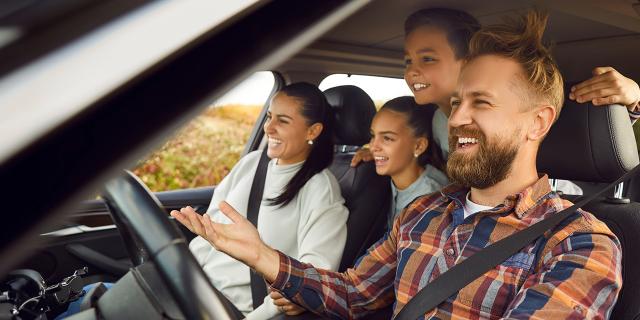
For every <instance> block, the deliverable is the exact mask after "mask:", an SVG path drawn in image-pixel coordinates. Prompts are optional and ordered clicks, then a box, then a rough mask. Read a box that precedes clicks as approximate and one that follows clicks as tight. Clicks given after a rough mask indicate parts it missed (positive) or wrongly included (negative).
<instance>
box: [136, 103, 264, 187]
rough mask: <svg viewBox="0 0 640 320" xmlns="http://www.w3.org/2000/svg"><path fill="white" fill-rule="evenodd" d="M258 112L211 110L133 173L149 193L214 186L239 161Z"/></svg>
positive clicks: (254, 109) (249, 108)
mask: <svg viewBox="0 0 640 320" xmlns="http://www.w3.org/2000/svg"><path fill="white" fill-rule="evenodd" d="M261 109H262V107H261V106H254V105H251V106H248V105H225V106H220V107H215V108H210V109H208V110H207V111H205V112H204V113H203V114H202V115H200V116H198V117H197V118H195V119H194V120H193V121H191V123H189V124H188V125H187V126H186V127H185V128H183V129H182V130H180V131H179V132H178V133H177V135H176V136H175V137H174V138H173V139H171V140H170V141H168V142H167V143H165V144H164V146H162V148H160V150H157V151H156V152H154V153H152V154H151V155H149V156H148V157H147V159H145V160H143V161H141V162H140V164H139V165H138V166H137V167H136V168H135V169H134V170H133V172H134V173H135V174H136V175H138V177H140V179H142V181H144V183H146V184H147V186H148V187H149V189H151V190H152V191H166V190H173V189H183V188H195V187H203V186H212V185H217V184H218V183H220V181H221V180H222V178H224V176H226V175H227V173H229V171H230V170H231V168H233V166H234V165H235V164H236V162H237V161H238V159H239V158H240V155H241V154H242V151H243V150H244V146H245V143H246V142H247V141H248V139H249V135H250V134H251V129H252V128H253V124H254V122H255V121H256V119H257V118H258V115H259V114H260V110H261Z"/></svg>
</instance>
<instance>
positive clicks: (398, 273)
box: [272, 176, 622, 319]
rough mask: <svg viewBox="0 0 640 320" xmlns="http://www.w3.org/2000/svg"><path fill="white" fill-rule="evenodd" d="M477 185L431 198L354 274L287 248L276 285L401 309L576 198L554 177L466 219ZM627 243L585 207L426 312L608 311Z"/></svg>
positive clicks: (297, 297) (326, 307)
mask: <svg viewBox="0 0 640 320" xmlns="http://www.w3.org/2000/svg"><path fill="white" fill-rule="evenodd" d="M468 191H469V190H468V189H462V188H459V187H455V186H449V187H446V188H445V189H444V190H443V191H442V192H441V193H435V194H431V195H427V196H424V197H421V198H419V199H417V200H416V201H414V202H413V204H411V205H410V206H409V207H408V208H407V209H405V211H404V212H403V213H402V214H401V215H400V216H399V218H398V219H396V221H395V223H394V226H393V229H392V230H391V231H390V232H388V233H387V234H386V235H385V236H384V237H383V239H381V240H380V241H379V242H378V243H376V244H375V245H374V246H372V247H371V248H370V249H369V252H368V253H367V254H366V255H364V256H363V257H361V258H360V259H359V261H358V263H357V264H356V266H355V268H354V269H349V270H347V271H346V272H345V273H337V272H329V271H325V270H319V269H315V268H313V266H311V265H308V264H304V263H301V262H299V261H296V260H294V259H291V258H289V257H287V256H285V255H283V254H280V271H279V273H278V276H277V279H276V280H275V281H274V283H273V284H272V287H273V288H274V289H276V290H278V291H281V292H282V293H283V294H284V295H285V296H287V297H289V298H290V299H292V300H294V301H296V302H297V303H299V304H301V305H303V306H305V307H307V308H308V309H310V310H313V311H314V312H316V313H320V314H324V315H326V316H329V317H331V318H341V319H348V318H366V315H367V313H369V312H371V311H372V310H375V309H379V308H383V307H385V306H387V305H389V304H391V303H394V302H395V305H394V314H397V313H398V312H399V310H400V309H401V308H402V307H403V306H404V305H405V304H406V303H407V302H408V301H409V300H410V299H411V298H412V297H413V296H415V295H416V293H417V292H418V291H419V290H420V289H421V288H423V287H424V286H425V285H427V284H428V283H429V282H431V281H433V280H434V279H435V278H437V277H438V276H439V275H440V274H442V273H444V272H445V271H447V270H449V269H450V268H451V267H452V266H454V265H455V264H457V263H460V262H461V261H462V260H464V259H466V258H467V257H469V256H471V255H473V254H475V253H477V252H479V251H480V250H482V248H484V247H486V246H488V245H489V244H492V243H494V242H496V241H498V240H500V239H503V238H505V237H507V236H509V235H511V234H513V233H515V232H517V231H519V230H522V229H524V228H526V227H528V226H530V225H532V224H534V223H536V222H538V221H540V220H541V219H544V218H546V217H548V216H549V215H552V214H555V213H556V212H558V211H560V210H562V209H563V208H566V207H569V206H570V205H571V203H570V202H568V201H566V200H562V199H560V198H559V197H558V195H557V194H556V193H554V192H551V189H550V187H549V182H548V179H547V177H546V176H544V177H542V178H540V179H539V180H538V181H537V182H536V183H535V184H534V185H532V186H530V187H529V188H527V189H525V190H524V191H522V192H520V193H518V194H514V195H511V196H509V197H507V199H506V200H505V201H504V203H503V204H501V205H499V206H497V207H495V208H493V209H491V210H488V211H483V212H479V213H476V214H474V215H472V216H469V217H467V218H466V219H464V213H463V204H464V201H465V197H466V194H467V192H468ZM621 258H622V253H621V248H620V243H619V242H618V239H617V238H616V237H615V235H614V234H613V233H612V232H611V231H610V230H609V228H607V226H606V225H605V224H604V223H602V222H601V221H599V220H597V219H596V218H595V217H594V216H593V215H591V214H590V213H588V212H585V211H577V212H576V213H575V214H574V215H572V216H571V217H570V218H568V219H567V220H565V221H564V222H563V223H562V224H561V225H559V226H558V227H557V228H556V229H554V230H551V231H549V232H548V233H547V234H545V236H544V237H541V238H539V239H538V240H537V241H536V242H534V243H531V244H530V245H528V246H526V247H525V248H524V249H522V250H521V251H520V252H518V253H517V254H515V255H513V256H512V257H510V258H509V259H507V260H506V261H504V262H503V263H502V264H500V265H499V266H497V267H496V268H494V269H493V270H491V271H489V272H487V273H485V274H484V275H483V276H481V277H480V278H478V279H476V280H475V281H473V282H472V283H470V284H469V285H467V286H466V287H465V288H464V289H462V290H460V291H459V292H458V294H456V295H453V296H451V297H450V298H449V299H448V300H446V301H444V302H443V303H441V304H440V305H439V306H438V307H437V308H436V309H434V310H430V311H428V312H427V313H426V314H425V317H424V318H425V319H449V318H457V319H498V318H513V319H524V318H527V319H528V318H539V319H582V318H589V319H592V318H607V317H608V316H609V314H610V313H611V309H612V308H613V305H614V303H615V301H616V298H617V296H618V293H619V291H620V288H621V285H622V276H621Z"/></svg>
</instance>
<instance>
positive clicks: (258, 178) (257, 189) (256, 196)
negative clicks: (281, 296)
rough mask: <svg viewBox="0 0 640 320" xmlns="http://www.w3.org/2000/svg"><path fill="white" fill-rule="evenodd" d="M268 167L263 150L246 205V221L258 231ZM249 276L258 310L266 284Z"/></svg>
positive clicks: (266, 157) (263, 296)
mask: <svg viewBox="0 0 640 320" xmlns="http://www.w3.org/2000/svg"><path fill="white" fill-rule="evenodd" d="M268 165H269V157H268V156H267V149H266V148H265V149H264V150H263V151H262V154H261V155H260V160H259V161H258V168H257V169H256V174H255V175H254V176H253V183H252V184H251V191H250V192H249V203H248V204H247V220H249V221H250V222H251V223H252V224H253V226H255V227H256V229H258V214H259V213H260V204H261V203H262V194H263V192H264V180H265V178H266V176H267V166H268ZM249 274H250V276H251V298H252V299H253V309H254V310H255V309H256V308H258V307H259V306H260V305H261V304H262V303H263V302H264V298H265V297H266V296H267V284H266V282H265V281H264V279H263V278H262V277H261V276H260V275H259V274H258V273H257V272H255V271H254V270H253V269H249Z"/></svg>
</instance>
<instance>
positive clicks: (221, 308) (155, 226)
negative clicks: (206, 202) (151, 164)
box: [103, 171, 233, 319]
mask: <svg viewBox="0 0 640 320" xmlns="http://www.w3.org/2000/svg"><path fill="white" fill-rule="evenodd" d="M103 197H104V198H105V200H106V201H107V203H108V206H109V209H110V210H111V213H112V215H113V216H114V220H115V221H116V223H117V225H118V228H119V229H120V228H123V230H121V231H122V232H123V235H124V234H126V233H130V235H132V236H133V238H134V239H135V241H134V242H133V243H132V242H129V243H126V245H127V246H129V245H135V246H140V245H142V247H143V248H137V249H138V252H141V249H143V250H144V252H146V253H147V255H148V257H149V260H151V261H153V262H154V264H155V266H156V269H157V270H158V273H159V274H160V277H161V278H162V279H163V281H164V283H165V284H166V286H167V289H168V290H169V292H170V293H171V295H172V296H173V298H174V299H175V301H176V303H177V305H178V307H179V308H180V310H181V311H182V313H183V315H184V316H185V317H186V318H187V319H233V317H232V314H233V313H232V312H231V311H230V310H228V309H227V306H225V304H224V303H223V302H222V299H221V298H220V297H221V296H220V295H221V293H220V292H219V291H218V290H216V289H215V288H214V287H213V285H212V284H211V282H210V281H209V279H208V277H207V276H206V274H205V273H204V271H203V270H202V267H200V265H199V264H198V262H197V261H196V259H195V257H194V256H193V254H191V251H189V248H188V245H187V243H186V240H185V238H184V237H183V236H182V234H181V233H180V231H179V230H178V228H177V227H176V226H175V225H174V224H173V223H172V222H171V221H170V220H169V217H168V216H167V214H166V213H165V211H164V210H163V209H162V206H161V204H160V201H158V199H157V198H156V197H155V196H154V195H153V193H152V192H151V191H150V190H149V189H148V188H147V187H146V185H145V184H144V183H143V182H142V181H140V179H138V177H136V176H135V175H134V174H133V173H131V172H130V171H125V174H124V175H122V176H121V177H118V178H116V179H113V180H111V181H109V182H108V183H107V184H106V186H105V191H104V195H103ZM125 241H127V240H126V239H125ZM129 241H131V240H129ZM128 250H129V251H130V253H131V250H130V249H129V248H128Z"/></svg>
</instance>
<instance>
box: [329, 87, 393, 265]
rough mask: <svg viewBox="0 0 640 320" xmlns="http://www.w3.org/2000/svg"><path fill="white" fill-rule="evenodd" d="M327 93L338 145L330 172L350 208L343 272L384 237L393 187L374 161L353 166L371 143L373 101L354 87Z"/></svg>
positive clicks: (334, 89) (335, 89) (343, 256)
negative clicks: (380, 172) (332, 112)
mask: <svg viewBox="0 0 640 320" xmlns="http://www.w3.org/2000/svg"><path fill="white" fill-rule="evenodd" d="M324 94H325V96H326V97H327V100H328V101H329V104H330V105H331V106H332V108H333V110H334V114H335V119H336V122H335V126H334V127H335V134H336V136H335V143H336V146H335V153H334V158H333V163H332V164H331V166H330V167H329V169H330V170H331V172H333V174H334V175H335V177H336V179H337V180H338V182H339V183H340V188H341V190H342V196H343V197H344V199H345V205H346V207H347V208H348V209H349V219H348V220H347V243H346V245H345V248H344V253H343V254H342V261H341V263H340V269H339V270H340V271H344V270H346V269H347V268H348V267H351V266H353V265H354V263H355V261H356V259H357V258H358V257H360V256H361V255H362V254H364V253H365V251H366V249H367V248H369V247H370V246H371V245H372V244H373V243H375V242H376V241H377V240H378V239H380V238H381V237H382V235H383V234H384V231H385V230H386V221H387V214H388V211H389V203H390V199H391V186H390V182H389V178H388V177H385V176H379V175H377V174H376V170H375V164H374V163H373V162H372V161H370V162H364V163H361V164H360V165H358V166H357V167H355V168H352V167H351V159H352V158H353V155H354V154H355V151H356V150H357V149H358V148H360V147H361V146H362V145H364V144H367V143H369V139H370V126H371V121H372V120H373V117H374V115H375V113H376V109H375V105H374V104H373V100H371V98H370V97H369V95H367V93H366V92H364V91H363V90H362V89H360V88H358V87H356V86H351V85H346V86H339V87H334V88H330V89H327V90H326V91H325V92H324Z"/></svg>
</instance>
